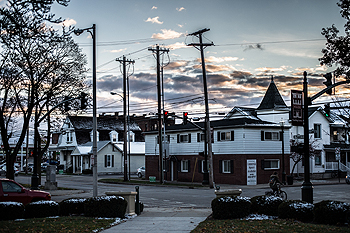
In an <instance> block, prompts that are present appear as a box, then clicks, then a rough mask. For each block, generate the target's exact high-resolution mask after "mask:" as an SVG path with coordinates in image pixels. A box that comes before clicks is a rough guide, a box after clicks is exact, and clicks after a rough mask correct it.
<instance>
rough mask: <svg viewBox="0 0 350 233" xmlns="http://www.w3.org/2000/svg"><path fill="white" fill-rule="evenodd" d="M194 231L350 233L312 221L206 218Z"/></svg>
mask: <svg viewBox="0 0 350 233" xmlns="http://www.w3.org/2000/svg"><path fill="white" fill-rule="evenodd" d="M191 232H192V233H198V232H269V233H270V232H271V233H272V232H279V233H280V232H281V233H283V232H287V233H292V232H293V233H294V232H302V233H308V232H317V233H323V232H327V233H331V232H341V233H346V232H349V233H350V228H349V227H347V226H331V225H321V224H311V223H301V222H298V221H295V220H284V219H276V220H238V219H233V220H213V219H210V220H206V221H204V222H201V223H200V224H199V225H198V226H197V227H196V228H195V229H194V230H193V231H191Z"/></svg>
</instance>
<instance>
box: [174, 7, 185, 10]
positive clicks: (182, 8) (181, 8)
mask: <svg viewBox="0 0 350 233" xmlns="http://www.w3.org/2000/svg"><path fill="white" fill-rule="evenodd" d="M176 10H177V11H184V10H186V9H185V8H184V7H180V8H176Z"/></svg>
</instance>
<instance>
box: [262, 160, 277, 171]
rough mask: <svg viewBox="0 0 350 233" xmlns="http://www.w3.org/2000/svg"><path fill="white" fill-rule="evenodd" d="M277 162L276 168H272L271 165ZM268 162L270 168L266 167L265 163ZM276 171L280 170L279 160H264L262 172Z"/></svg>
mask: <svg viewBox="0 0 350 233" xmlns="http://www.w3.org/2000/svg"><path fill="white" fill-rule="evenodd" d="M276 161H277V167H272V166H271V165H273V164H272V163H273V162H276ZM267 162H270V167H266V163H267ZM276 169H280V160H279V159H264V170H276Z"/></svg>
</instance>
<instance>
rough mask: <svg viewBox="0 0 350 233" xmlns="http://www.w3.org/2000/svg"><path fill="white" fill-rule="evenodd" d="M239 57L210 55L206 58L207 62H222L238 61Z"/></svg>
mask: <svg viewBox="0 0 350 233" xmlns="http://www.w3.org/2000/svg"><path fill="white" fill-rule="evenodd" d="M238 59H239V58H238V57H214V56H210V57H208V58H206V59H205V61H206V62H208V63H212V62H213V63H220V62H225V61H237V60H238Z"/></svg>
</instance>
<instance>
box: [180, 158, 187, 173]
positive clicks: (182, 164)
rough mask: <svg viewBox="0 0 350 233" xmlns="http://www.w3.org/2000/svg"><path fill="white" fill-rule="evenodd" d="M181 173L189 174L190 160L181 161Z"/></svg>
mask: <svg viewBox="0 0 350 233" xmlns="http://www.w3.org/2000/svg"><path fill="white" fill-rule="evenodd" d="M181 172H188V160H181Z"/></svg>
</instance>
